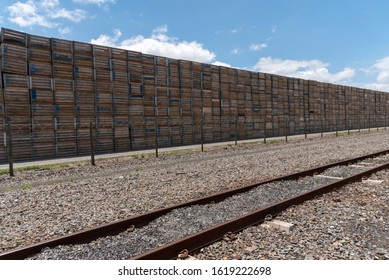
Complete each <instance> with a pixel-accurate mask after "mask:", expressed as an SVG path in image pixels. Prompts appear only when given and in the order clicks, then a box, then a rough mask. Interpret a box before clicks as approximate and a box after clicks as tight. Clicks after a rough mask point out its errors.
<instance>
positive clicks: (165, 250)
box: [0, 150, 389, 259]
mask: <svg viewBox="0 0 389 280" xmlns="http://www.w3.org/2000/svg"><path fill="white" fill-rule="evenodd" d="M388 153H389V150H385V151H381V152H378V153H374V154H369V155H365V156H362V157H358V158H353V159H349V160H344V161H340V162H336V163H332V164H328V165H325V166H320V167H317V168H313V169H309V170H306V171H302V172H297V173H294V174H289V175H286V176H282V177H279V178H274V179H271V180H266V181H262V182H259V183H257V184H253V185H249V186H245V187H242V188H239V189H234V190H230V191H226V192H222V193H218V194H215V195H211V196H208V197H204V198H201V199H196V200H192V201H189V202H186V203H182V204H179V205H175V206H171V207H167V208H164V209H160V210H157V211H153V212H149V213H146V214H143V215H138V216H135V217H131V218H129V219H125V220H121V221H117V222H113V223H110V224H106V225H103V226H99V227H95V228H92V229H87V230H84V231H80V232H77V233H74V234H69V235H66V236H63V237H60V238H55V239H52V240H48V241H45V242H40V243H38V244H34V245H31V246H27V247H24V248H19V249H14V250H10V251H7V252H3V253H0V259H25V258H28V257H30V256H33V255H34V254H38V253H39V252H41V251H42V249H44V248H53V249H52V250H55V248H54V247H56V246H59V247H61V248H65V247H66V245H73V246H71V247H72V248H77V245H75V244H85V243H88V242H91V245H90V246H89V247H93V246H95V245H96V242H100V241H96V240H104V237H106V236H115V235H126V234H127V235H135V240H136V238H140V237H141V236H143V235H142V234H143V233H142V227H143V228H147V227H150V224H152V223H153V221H154V220H160V222H162V223H168V222H167V220H166V219H169V216H168V215H170V214H169V213H174V211H178V210H179V209H188V208H190V207H195V208H196V207H200V205H203V206H201V207H202V208H206V209H207V207H208V208H209V209H211V208H212V207H218V205H219V203H223V201H227V203H229V202H228V199H231V197H234V196H235V197H236V196H239V195H240V194H244V193H248V196H249V197H254V198H255V194H254V193H253V192H254V191H256V190H258V189H262V190H266V191H267V190H270V189H272V188H273V187H274V186H273V187H272V184H281V185H280V186H278V189H277V191H278V196H277V195H274V194H273V196H274V197H273V200H268V201H265V202H264V203H263V204H262V205H254V206H255V207H257V208H256V209H254V210H253V209H245V211H246V213H244V214H237V215H236V216H235V217H233V218H231V217H224V218H226V219H227V220H224V221H223V222H220V220H223V219H219V220H218V221H219V222H215V223H213V224H208V225H206V226H204V225H203V227H202V228H201V230H199V229H198V228H196V229H194V230H193V231H194V232H190V231H185V230H186V228H185V229H184V228H182V227H181V229H180V230H182V234H183V235H184V236H182V237H180V238H178V239H177V238H175V237H174V238H173V239H171V240H169V239H166V240H165V241H158V240H157V241H156V243H157V245H156V246H154V247H152V246H151V248H148V247H147V246H146V248H136V249H135V250H133V251H132V252H124V255H125V258H133V259H172V258H176V257H177V255H178V253H179V252H181V251H182V250H183V249H186V250H187V251H194V250H197V249H199V248H201V247H203V246H205V245H207V244H210V243H212V242H214V241H217V240H219V239H221V238H223V236H225V234H227V233H229V232H236V231H239V230H242V229H244V228H246V227H248V226H251V225H254V224H257V223H260V222H261V221H263V220H264V219H265V218H266V217H267V216H269V215H271V216H275V215H276V214H277V213H278V212H280V211H282V210H284V209H286V208H287V207H289V206H291V205H295V204H299V203H301V202H303V201H305V200H308V199H312V198H313V197H315V196H317V195H321V194H323V193H326V192H329V191H331V190H333V189H335V188H338V187H341V186H343V185H345V184H348V183H352V182H355V181H358V180H361V179H362V178H363V177H367V176H369V175H370V174H372V173H375V172H377V171H380V170H382V169H386V168H388V167H389V157H387V156H386V157H385V155H387V154H388ZM369 159H370V160H369ZM371 159H372V160H371ZM362 161H364V162H362ZM347 165H353V166H352V167H348V168H346V167H345V166H347ZM339 166H343V167H345V168H343V169H342V168H340V167H339ZM347 169H349V170H350V171H347ZM351 170H352V171H351ZM342 172H343V173H350V174H351V175H350V176H347V178H339V177H340V176H336V175H337V174H340V173H342ZM319 173H324V176H315V174H316V175H317V174H319ZM334 174H335V176H334ZM334 177H335V178H334ZM336 177H338V178H336ZM282 182H289V183H290V182H296V184H297V185H301V186H303V187H302V189H301V190H300V191H297V192H291V193H293V194H292V195H289V194H287V195H286V196H287V197H284V196H280V195H279V194H280V193H283V190H284V189H285V186H284V185H282V184H284V183H282ZM293 184H295V183H293ZM293 186H294V185H293ZM293 188H294V187H293ZM259 195H260V196H263V193H260V194H259ZM246 199H247V198H246ZM220 205H222V204H220ZM223 207H225V206H223ZM240 207H241V208H242V205H240ZM243 208H244V207H243ZM196 211H198V212H199V211H200V210H196ZM207 211H208V210H206V211H205V212H206V213H207ZM234 211H235V210H231V212H234ZM164 215H165V216H166V217H167V218H164ZM181 215H188V213H187V212H184V214H181ZM232 216H233V215H232ZM176 218H177V216H176ZM193 220H194V217H193ZM178 226H180V225H178ZM156 227H158V226H154V227H153V226H151V232H153V230H154V233H155V234H154V236H152V238H150V237H149V239H146V240H144V241H145V242H146V243H152V242H150V240H151V239H158V236H156V235H158V230H156ZM186 227H189V226H186ZM99 238H100V239H99ZM113 238H114V237H113ZM109 242H112V239H109V238H108V240H107V243H106V244H108V243H109ZM115 242H116V243H117V244H118V245H117V246H119V247H120V246H122V245H123V239H118V240H115ZM130 243H131V242H130ZM132 243H133V242H132ZM140 243H141V242H140ZM101 244H104V242H102V243H101ZM60 245H61V246H60ZM78 246H84V245H78ZM102 246H105V245H102ZM156 247H157V248H156ZM115 248H118V247H115V246H114V247H113V250H115ZM45 250H46V251H50V250H51V249H45ZM45 250H44V251H45ZM76 250H77V249H76ZM99 250H101V248H99ZM81 251H82V252H85V251H87V250H86V249H85V248H83V247H80V250H78V252H76V253H75V254H76V255H77V254H78V253H79V252H81ZM73 253H74V251H73ZM73 253H72V252H70V255H68V256H66V255H65V257H64V258H71V257H72V255H71V254H73ZM76 258H95V257H94V255H93V254H90V255H88V254H87V255H78V257H77V256H76ZM106 258H116V257H115V255H114V254H113V253H112V252H111V253H109V254H108V255H107V256H106ZM119 258H123V254H122V255H121V256H120V257H119Z"/></svg>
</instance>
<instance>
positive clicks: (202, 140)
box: [200, 117, 204, 152]
mask: <svg viewBox="0 0 389 280" xmlns="http://www.w3.org/2000/svg"><path fill="white" fill-rule="evenodd" d="M200 129H201V151H202V152H204V119H203V117H202V118H201V124H200Z"/></svg>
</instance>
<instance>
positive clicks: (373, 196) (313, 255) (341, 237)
mask: <svg viewBox="0 0 389 280" xmlns="http://www.w3.org/2000/svg"><path fill="white" fill-rule="evenodd" d="M371 179H380V180H384V182H383V183H382V184H380V185H374V186H371V185H367V184H363V183H354V184H350V185H348V186H345V187H343V188H341V189H339V190H337V191H335V192H332V193H328V194H325V195H323V196H320V197H318V198H317V199H314V200H311V201H306V202H304V203H303V204H301V205H297V206H294V207H290V208H288V209H287V210H286V211H284V212H282V213H281V214H280V215H279V216H278V217H277V220H282V221H285V222H289V223H292V224H294V225H295V228H294V229H293V230H292V231H291V232H290V233H286V232H284V231H281V230H276V229H272V228H269V227H267V226H264V225H259V226H253V227H250V228H247V229H246V230H244V231H243V232H241V233H239V234H237V235H236V236H235V239H234V240H232V241H225V240H223V241H220V242H216V243H214V244H212V245H210V246H208V247H206V248H203V249H201V250H200V252H198V253H197V254H195V255H194V257H195V258H198V259H271V260H274V259H275V260H281V259H287V260H294V259H298V260H304V259H320V260H322V259H333V260H337V259H346V260H354V259H362V260H372V259H373V260H382V259H384V260H388V259H389V218H388V217H389V171H381V172H378V173H376V174H373V175H372V177H371Z"/></svg>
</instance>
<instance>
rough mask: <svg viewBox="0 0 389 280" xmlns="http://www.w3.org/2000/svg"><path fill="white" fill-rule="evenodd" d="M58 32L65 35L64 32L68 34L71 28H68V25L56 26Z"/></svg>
mask: <svg viewBox="0 0 389 280" xmlns="http://www.w3.org/2000/svg"><path fill="white" fill-rule="evenodd" d="M58 32H59V33H60V34H61V35H62V36H63V35H66V34H70V32H72V30H71V29H70V28H69V27H64V28H62V27H58Z"/></svg>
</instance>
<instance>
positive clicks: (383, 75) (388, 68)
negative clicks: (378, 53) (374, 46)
mask: <svg viewBox="0 0 389 280" xmlns="http://www.w3.org/2000/svg"><path fill="white" fill-rule="evenodd" d="M363 72H365V74H366V75H376V82H375V83H370V84H366V87H368V88H371V89H375V90H382V91H389V56H387V57H384V58H381V59H379V60H377V61H376V63H375V64H373V65H372V66H371V67H369V68H367V69H363Z"/></svg>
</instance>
